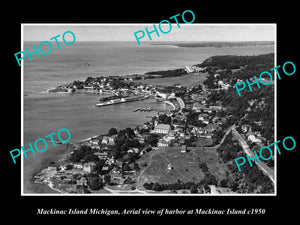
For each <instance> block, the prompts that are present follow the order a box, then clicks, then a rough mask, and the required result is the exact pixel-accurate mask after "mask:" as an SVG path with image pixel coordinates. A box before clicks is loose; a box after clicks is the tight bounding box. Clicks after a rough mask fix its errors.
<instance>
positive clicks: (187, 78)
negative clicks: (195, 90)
mask: <svg viewBox="0 0 300 225" xmlns="http://www.w3.org/2000/svg"><path fill="white" fill-rule="evenodd" d="M207 76H208V73H190V74H187V75H182V76H179V77H166V78H154V79H146V80H135V81H134V82H135V83H137V84H139V83H142V84H148V85H150V84H152V85H154V86H159V85H161V86H173V85H177V84H180V85H182V86H183V87H192V86H195V84H197V83H198V84H202V83H203V81H205V80H206V79H207Z"/></svg>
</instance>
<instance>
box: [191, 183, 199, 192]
mask: <svg viewBox="0 0 300 225" xmlns="http://www.w3.org/2000/svg"><path fill="white" fill-rule="evenodd" d="M190 192H191V194H195V193H198V189H197V185H196V184H192V185H191V188H190Z"/></svg>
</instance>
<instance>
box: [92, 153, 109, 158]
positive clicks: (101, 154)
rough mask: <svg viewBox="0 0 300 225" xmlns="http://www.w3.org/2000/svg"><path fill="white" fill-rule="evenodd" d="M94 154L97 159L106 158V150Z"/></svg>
mask: <svg viewBox="0 0 300 225" xmlns="http://www.w3.org/2000/svg"><path fill="white" fill-rule="evenodd" d="M94 155H96V156H98V157H99V159H107V157H108V153H107V152H95V153H94Z"/></svg>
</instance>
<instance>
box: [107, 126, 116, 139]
mask: <svg viewBox="0 0 300 225" xmlns="http://www.w3.org/2000/svg"><path fill="white" fill-rule="evenodd" d="M115 134H118V130H117V129H116V128H114V127H113V128H110V129H109V131H108V136H110V137H111V136H113V135H115Z"/></svg>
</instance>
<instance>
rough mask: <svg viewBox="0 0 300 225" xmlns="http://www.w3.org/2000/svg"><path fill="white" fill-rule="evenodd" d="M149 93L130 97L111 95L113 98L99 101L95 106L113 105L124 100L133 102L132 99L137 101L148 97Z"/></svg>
mask: <svg viewBox="0 0 300 225" xmlns="http://www.w3.org/2000/svg"><path fill="white" fill-rule="evenodd" d="M148 97H149V95H139V96H131V97H123V98H120V97H117V98H116V97H115V96H113V98H112V99H111V97H110V98H109V101H103V100H100V99H99V101H101V102H100V103H97V104H95V106H97V107H102V106H107V105H115V104H120V103H124V102H133V101H138V100H143V99H146V98H148Z"/></svg>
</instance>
